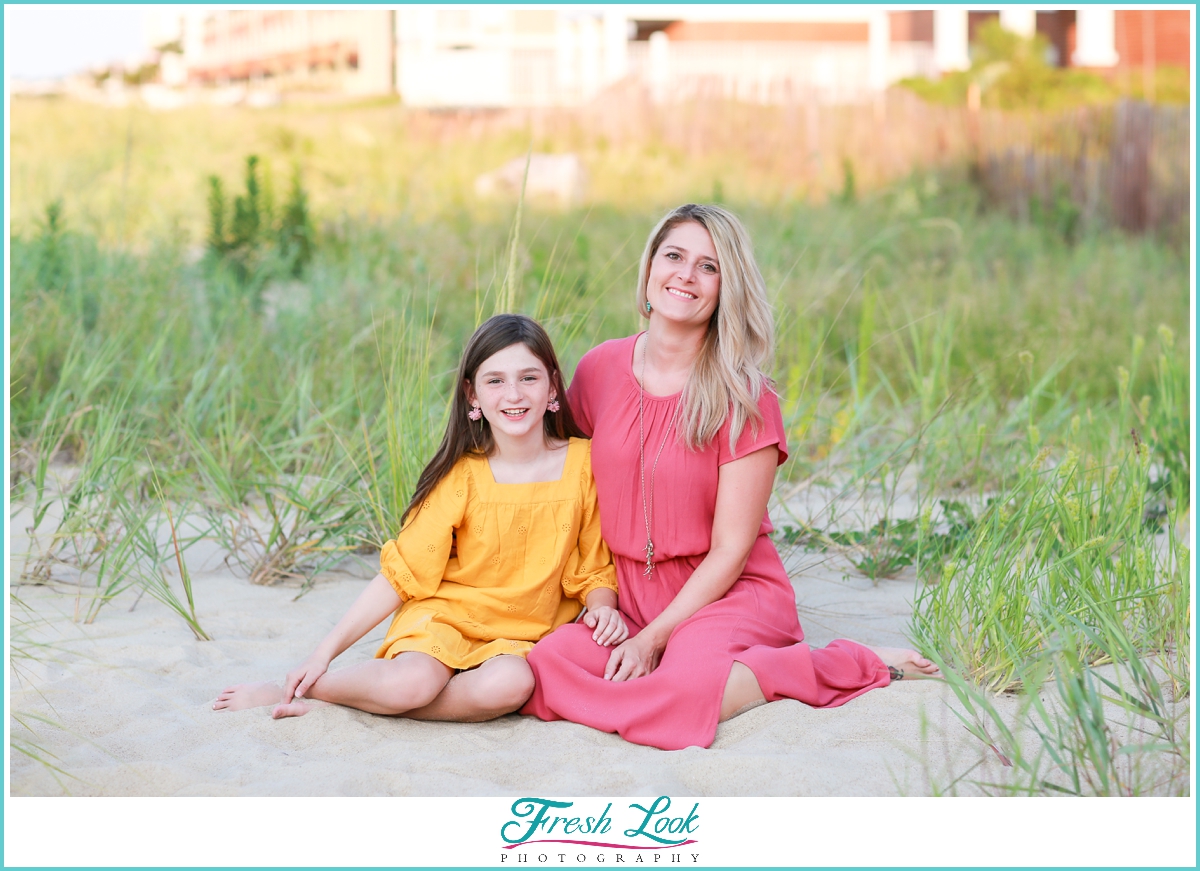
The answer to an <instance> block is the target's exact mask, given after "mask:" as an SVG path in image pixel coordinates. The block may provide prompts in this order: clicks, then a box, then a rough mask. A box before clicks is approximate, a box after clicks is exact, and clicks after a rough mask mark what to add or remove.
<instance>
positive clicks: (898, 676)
mask: <svg viewBox="0 0 1200 871" xmlns="http://www.w3.org/2000/svg"><path fill="white" fill-rule="evenodd" d="M888 677H890V678H891V679H892V680H904V670H903V669H900V668H896V666H894V665H889V666H888Z"/></svg>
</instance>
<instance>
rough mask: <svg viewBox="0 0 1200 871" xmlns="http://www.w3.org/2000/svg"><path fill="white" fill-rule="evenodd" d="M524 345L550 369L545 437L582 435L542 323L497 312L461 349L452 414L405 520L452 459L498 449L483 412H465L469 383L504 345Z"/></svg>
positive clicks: (520, 316)
mask: <svg viewBox="0 0 1200 871" xmlns="http://www.w3.org/2000/svg"><path fill="white" fill-rule="evenodd" d="M518 344H520V345H524V346H525V347H526V348H528V349H529V350H530V352H532V354H533V356H535V357H537V358H538V359H539V360H541V361H542V365H543V366H545V367H546V371H547V372H548V373H549V374H550V386H551V389H552V391H553V392H554V397H555V399H557V400H558V405H559V408H558V411H557V412H555V413H553V414H551V413H550V412H546V413H545V414H544V415H543V416H542V432H543V434H544V435H545V438H546V440H547V441H549V440H551V439H554V440H557V441H565V440H566V439H568V438H571V437H572V436H574V437H576V438H581V437H582V436H583V431H582V430H580V429H579V426H578V425H577V424H576V423H575V417H574V415H572V414H571V406H570V404H569V403H568V402H567V391H566V389H565V387H564V386H563V381H562V370H561V369H559V366H558V357H557V356H555V354H554V345H553V344H552V343H551V342H550V337H549V336H548V335H546V331H545V330H543V329H542V326H541V324H539V323H538V322H537V321H535V320H534V319H533V318H529V317H526V316H525V315H511V314H507V315H496V316H495V317H492V318H489V319H488V320H487V321H486V322H484V324H483V326H481V327H480V328H479V329H477V330H476V331H475V335H473V336H471V339H470V341H468V342H467V347H466V350H464V351H463V355H462V362H461V363H459V366H458V380H457V382H456V384H455V388H454V398H453V399H452V400H451V401H450V420H449V421H448V422H447V423H446V434H445V435H444V436H442V443H441V444H440V445H439V446H438V449H437V453H435V454H434V455H433V459H432V460H430V461H429V465H427V466H426V467H425V470H424V471H423V472H421V477H420V478H418V479H417V489H416V492H414V493H413V497H412V501H411V502H409V503H408V507H407V508H406V509H404V517H405V520H408V519H409V518H411V517H412V516H413V513H414V512H415V511H417V510H419V508H420V506H421V503H423V502H424V501H425V498H426V497H427V496H428V495H429V494H430V493H431V492H433V488H434V487H436V486H437V485H438V482H439V481H441V480H442V478H444V477H446V476H447V475H448V474H450V470H451V469H453V468H454V464H455V463H457V462H458V461H459V460H461V459H462V458H463V457H464V456H465V455H467V454H471V455H472V456H481V457H486V456H490V455H491V453H492V451H494V450H495V449H496V440H495V438H493V437H492V427H491V424H489V423H488V422H487V418H486V417H485V418H482V419H480V420H478V421H473V420H471V419H470V418H469V417H467V412H468V411H470V410H471V404H470V402H469V401H468V399H467V387H468V386H469V385H473V384H474V383H475V375H476V374H477V373H478V372H479V367H480V366H482V365H483V364H484V362H485V361H486V360H487V359H488V358H489V357H491V356H492V355H493V354H496V353H499V352H500V351H503V350H504V349H505V348H508V347H510V346H512V345H518Z"/></svg>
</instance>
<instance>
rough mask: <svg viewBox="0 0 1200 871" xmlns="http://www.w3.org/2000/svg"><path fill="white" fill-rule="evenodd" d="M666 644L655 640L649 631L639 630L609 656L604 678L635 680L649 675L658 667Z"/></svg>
mask: <svg viewBox="0 0 1200 871" xmlns="http://www.w3.org/2000/svg"><path fill="white" fill-rule="evenodd" d="M665 646H666V645H663V644H659V643H657V642H656V641H654V640H653V639H652V638H651V637H650V633H649V632H645V631H642V632H639V633H638V634H637V635H635V636H633V637H632V638H630V639H629V640H628V641H626V642H625V643H624V644H622V645H621V646H619V647H618V648H617V649H616V650H614V651H613V652H612V654H611V655H610V656H609V657H608V665H607V666H605V667H604V679H605V680H633V679H634V678H636V677H643V676H645V675H648V674H649V673H650V672H652V671H654V669H656V668H658V660H659V659H660V658H662V652H663V647H665Z"/></svg>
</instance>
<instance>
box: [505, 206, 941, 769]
mask: <svg viewBox="0 0 1200 871" xmlns="http://www.w3.org/2000/svg"><path fill="white" fill-rule="evenodd" d="M637 304H638V311H639V312H640V313H641V314H642V316H643V317H645V318H646V319H647V320H648V321H649V324H648V327H647V329H646V331H645V332H644V333H640V334H638V335H637V336H632V337H629V338H625V339H617V340H613V341H610V342H605V343H604V344H602V345H600V346H599V347H597V348H594V349H592V350H591V351H589V352H588V353H587V354H586V355H585V356H584V358H583V359H582V360H581V361H580V363H579V367H578V369H577V370H576V373H575V379H574V381H573V382H572V384H571V388H570V390H569V396H570V399H571V403H572V406H573V407H574V408H575V410H576V416H577V420H578V422H579V424H580V426H581V428H582V429H583V430H584V432H585V433H588V434H590V435H591V436H592V466H593V469H594V471H595V476H596V488H597V492H598V495H599V504H600V520H601V529H602V532H603V535H604V538H605V540H606V541H607V542H608V544H609V546H610V548H611V549H612V551H613V557H614V561H615V563H616V566H617V578H618V585H619V588H620V592H621V597H620V611H621V613H622V615H623V616H624V618H625V621H626V623H627V624H628V626H629V630H630V633H631V637H630V638H629V640H627V641H625V642H624V643H623V644H621V645H619V646H618V647H617V648H616V649H614V650H609V649H606V648H604V647H601V646H600V645H598V644H596V643H595V642H594V641H593V640H592V638H591V633H590V632H589V631H588V630H587V629H586V627H582V626H578V625H567V626H563V627H561V628H559V629H558V630H556V631H555V632H554V633H552V634H551V635H550V636H548V637H547V638H544V639H543V640H542V641H540V642H539V643H538V644H537V646H535V647H534V649H533V650H532V651H531V652H530V654H529V657H528V662H529V665H530V667H531V668H532V669H533V672H534V676H535V689H534V694H533V696H532V697H531V698H530V700H529V702H528V703H526V705H525V707H524V708H522V713H526V714H534V715H536V716H538V717H541V718H542V719H546V720H555V719H567V720H572V721H574V722H577V723H583V724H585V725H588V726H592V727H593V728H596V729H602V730H604V731H608V732H614V731H615V732H618V733H620V734H621V735H622V736H623V737H624V738H625V739H626V740H628V741H632V742H635V743H638V744H647V745H651V746H654V747H660V748H662V749H665V750H673V749H679V748H683V747H689V746H700V747H707V746H709V745H710V744H711V743H712V740H713V736H714V735H715V734H716V729H717V723H718V722H720V721H723V720H726V719H728V718H730V717H732V716H734V715H735V714H737V713H740V712H741V711H744V710H747V709H748V708H751V707H753V706H755V705H757V704H762V703H763V702H765V701H774V700H776V699H780V698H791V699H797V700H799V701H802V702H804V703H806V704H808V705H812V706H814V707H834V706H837V705H841V704H843V703H845V702H847V701H849V700H850V699H852V698H854V697H855V696H858V695H861V694H862V693H864V692H866V691H867V690H870V689H873V688H875V687H881V686H886V685H887V684H888V683H889V682H890V681H892V680H898V679H902V678H905V677H916V676H924V675H931V674H935V673H936V671H937V668H936V666H934V664H933V663H931V662H930V661H929V660H927V659H925V658H924V657H922V656H921V655H920V654H918V653H917V652H916V651H914V650H904V649H895V648H875V649H872V648H868V647H864V646H863V645H860V644H857V643H855V642H852V641H841V640H839V641H834V642H833V643H832V644H830V645H829V646H828V647H826V648H822V649H816V650H814V649H811V648H810V647H809V646H808V645H807V644H804V643H803V638H804V634H803V631H802V630H801V628H800V624H799V622H798V620H797V617H796V600H795V593H794V591H793V590H792V586H791V583H790V582H789V581H788V577H787V572H786V571H785V570H784V567H783V563H782V561H781V560H780V558H779V554H778V553H777V552H776V550H775V547H774V545H773V544H772V543H771V540H770V538H769V537H768V533H770V531H771V529H772V527H771V523H770V520H769V519H768V517H767V500H768V499H769V497H770V494H771V487H772V483H773V481H774V476H775V467H776V466H777V465H778V464H779V463H782V462H783V461H784V460H785V459H787V445H786V442H785V438H784V429H783V418H782V415H781V413H780V410H779V400H778V398H777V397H776V395H775V394H774V392H773V391H772V389H771V384H770V381H769V380H768V378H767V375H766V372H767V371H769V368H770V365H771V357H772V346H773V329H774V327H773V322H772V316H771V307H770V303H769V302H768V301H767V296H766V289H765V286H764V284H763V280H762V276H761V274H760V273H759V271H758V267H757V265H756V264H755V262H754V257H753V254H752V252H751V248H750V240H749V237H748V236H747V234H746V231H745V229H744V228H743V227H742V225H741V223H740V222H739V221H738V219H737V218H735V217H734V216H733V215H731V214H729V213H728V212H726V211H724V210H723V209H720V208H716V207H714V206H698V205H685V206H680V207H679V208H678V209H675V210H674V211H673V212H671V213H670V214H669V215H667V216H666V217H665V218H664V219H663V220H662V222H660V223H659V225H658V226H657V227H656V228H655V229H654V231H653V232H652V233H651V235H650V239H649V241H648V243H647V245H646V250H645V252H644V253H643V255H642V262H641V268H640V270H639V274H638V290H637Z"/></svg>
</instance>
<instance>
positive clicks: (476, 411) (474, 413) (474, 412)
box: [467, 405, 483, 420]
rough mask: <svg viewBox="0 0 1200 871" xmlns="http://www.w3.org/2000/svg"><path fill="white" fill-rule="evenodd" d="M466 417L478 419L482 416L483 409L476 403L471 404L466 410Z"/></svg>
mask: <svg viewBox="0 0 1200 871" xmlns="http://www.w3.org/2000/svg"><path fill="white" fill-rule="evenodd" d="M467 417H469V418H471V420H479V419H480V418H481V417H483V409H482V408H480V407H479V406H478V405H472V406H471V410H470V411H468V412H467Z"/></svg>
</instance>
